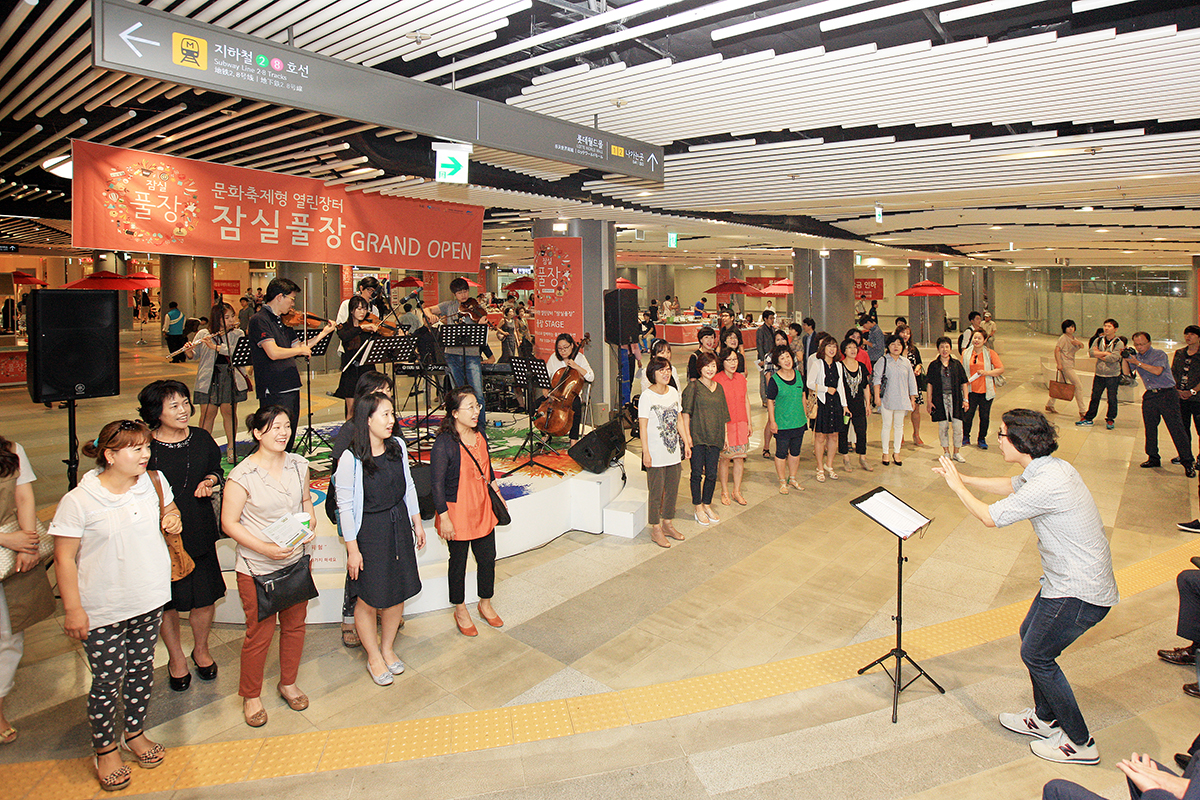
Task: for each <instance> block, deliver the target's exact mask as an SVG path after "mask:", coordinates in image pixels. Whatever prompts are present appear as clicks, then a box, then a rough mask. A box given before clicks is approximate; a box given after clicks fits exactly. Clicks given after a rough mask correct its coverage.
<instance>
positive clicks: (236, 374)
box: [187, 298, 249, 464]
mask: <svg viewBox="0 0 1200 800" xmlns="http://www.w3.org/2000/svg"><path fill="white" fill-rule="evenodd" d="M243 299H245V298H243ZM211 316H212V320H213V322H212V335H211V336H205V337H202V338H201V339H198V340H197V341H196V343H194V344H192V345H189V347H188V351H187V354H188V358H195V359H196V388H195V392H194V393H193V395H192V400H193V402H194V405H196V406H198V407H200V408H201V409H203V410H202V411H201V412H200V427H201V428H203V429H204V430H205V431H207V432H208V433H212V432H213V427H214V425H215V424H216V421H217V413H218V411H219V412H220V414H221V419H222V420H223V421H224V424H225V441H226V442H227V443H230V444H232V442H233V440H234V437H235V436H237V420H236V419H234V416H233V404H234V403H243V402H245V400H246V391H247V389H248V386H249V385H248V384H247V383H246V375H245V373H244V372H243V371H242V368H241V367H234V366H233V362H232V361H231V359H230V357H231V356H232V355H233V351H234V349H235V348H236V347H237V343H238V340H239V339H241V338H242V336H244V335H245V334H244V333H243V332H242V331H241V330H239V329H238V318H237V314H235V313H234V311H233V306H231V305H229V304H228V303H218V304H217V305H215V306H213V308H212V313H211ZM233 451H234V448H233V447H228V454H227V458H228V459H229V463H230V464H232V463H233Z"/></svg>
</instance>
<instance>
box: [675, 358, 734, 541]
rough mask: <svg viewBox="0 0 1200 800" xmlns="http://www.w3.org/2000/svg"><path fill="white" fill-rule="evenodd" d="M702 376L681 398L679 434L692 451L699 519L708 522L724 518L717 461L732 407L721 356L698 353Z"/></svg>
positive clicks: (693, 485) (692, 382)
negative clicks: (720, 377) (717, 507)
mask: <svg viewBox="0 0 1200 800" xmlns="http://www.w3.org/2000/svg"><path fill="white" fill-rule="evenodd" d="M695 359H696V370H697V371H698V372H699V373H700V377H699V378H697V379H696V380H694V381H691V382H690V383H688V385H687V386H686V387H685V388H684V390H683V396H682V398H681V399H680V406H681V409H682V410H681V411H680V414H679V435H680V436H681V437H682V438H683V443H684V445H685V447H686V448H687V449H688V450H690V451H691V459H690V460H689V463H690V464H691V468H692V474H691V487H692V505H693V506H695V507H696V516H695V519H696V522H697V523H699V524H701V525H708V524H710V523H713V522H720V521H721V519H720V517H718V516H717V514H716V512H715V511H713V507H712V498H713V491H714V490H715V489H716V488H717V462H718V461H719V460H720V456H721V449H722V448H723V447H724V446H725V441H726V439H725V423H727V422H729V407H728V405H726V402H725V390H724V389H722V388H721V384H719V383H717V381H716V377H717V357H716V355H715V354H713V353H702V352H698V353H696V355H695Z"/></svg>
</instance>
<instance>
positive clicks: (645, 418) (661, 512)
mask: <svg viewBox="0 0 1200 800" xmlns="http://www.w3.org/2000/svg"><path fill="white" fill-rule="evenodd" d="M660 341H661V340H660ZM673 374H674V368H673V367H672V366H671V362H670V361H668V360H667V359H665V358H663V357H662V356H654V357H653V358H651V359H650V361H649V363H648V364H647V365H646V375H648V376H649V377H650V379H651V380H652V381H653V383H651V384H650V386H649V387H647V388H645V389H643V390H642V395H641V397H639V398H638V435H639V437H640V438H641V442H642V466H644V467H645V468H646V484H647V489H648V492H649V497H648V509H647V510H648V521H649V523H650V541H652V542H654V543H655V544H656V545H658V546H659V547H670V546H671V543H670V542H668V541H667V537H670V538H672V539H676V540H678V541H683V534H682V533H680V532H679V531H677V530H676V529H675V523H674V522H673V521H672V520H673V519H674V517H675V501H676V499H677V498H678V497H679V475H680V473H681V472H682V469H683V467H682V462H683V459H685V458H688V457H690V456H691V452H690V451H689V450H688V448H687V447H686V446H685V445H684V442H683V437H681V436H680V434H679V412H680V409H681V405H680V400H679V389H678V388H676V387H675V386H672V385H671V381H672V377H671V376H672V375H673Z"/></svg>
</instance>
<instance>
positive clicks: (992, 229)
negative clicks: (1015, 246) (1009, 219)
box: [988, 225, 1004, 231]
mask: <svg viewBox="0 0 1200 800" xmlns="http://www.w3.org/2000/svg"><path fill="white" fill-rule="evenodd" d="M988 230H989V231H1002V230H1004V228H1002V227H1000V226H999V225H993V226H992V227H990V228H988Z"/></svg>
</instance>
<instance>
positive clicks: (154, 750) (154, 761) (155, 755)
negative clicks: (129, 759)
mask: <svg viewBox="0 0 1200 800" xmlns="http://www.w3.org/2000/svg"><path fill="white" fill-rule="evenodd" d="M145 735H146V733H145V732H144V731H143V732H141V733H135V734H134V735H133V736H122V737H121V744H120V747H121V749H122V750H124V751H125V752H127V753H129V754H130V755H131V756H133V757H134V758H136V759H137V762H138V766H140V767H141V768H142V769H154V768H155V767H157V766H159V765H161V764H162V763H163V759H165V758H166V757H167V749H166V748H165V747H163V746H162V745H161V744H155V745H154V746H153V747H151V748H150V749H149V750H147V751H146V752H144V753H135V752H133V748H132V747H130V746H129V740H130V739H137V738H138V737H140V736H145ZM146 741H150V740H149V739H147V740H146Z"/></svg>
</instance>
